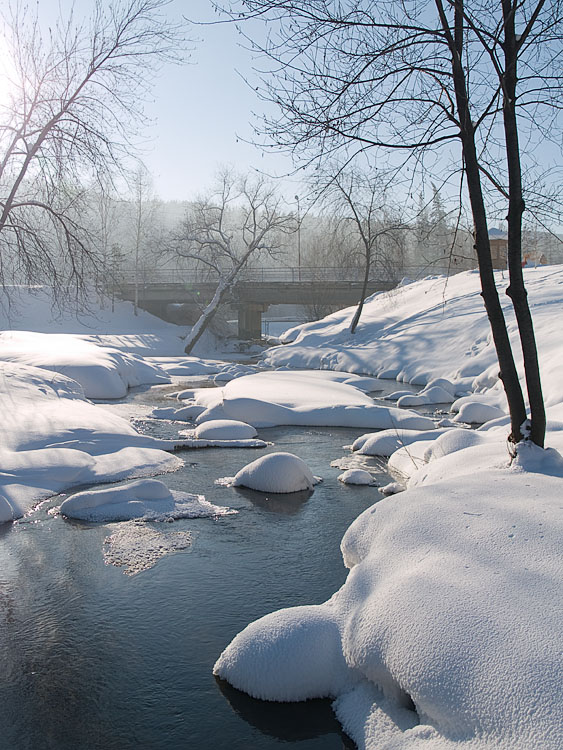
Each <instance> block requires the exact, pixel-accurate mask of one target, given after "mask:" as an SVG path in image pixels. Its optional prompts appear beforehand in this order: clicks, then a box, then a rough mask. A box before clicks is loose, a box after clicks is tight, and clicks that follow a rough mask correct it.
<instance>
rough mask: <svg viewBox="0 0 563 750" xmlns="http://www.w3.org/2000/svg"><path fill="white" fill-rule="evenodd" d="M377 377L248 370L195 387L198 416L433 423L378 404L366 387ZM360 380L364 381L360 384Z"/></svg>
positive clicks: (274, 421)
mask: <svg viewBox="0 0 563 750" xmlns="http://www.w3.org/2000/svg"><path fill="white" fill-rule="evenodd" d="M372 382H373V381H372V379H367V380H366V379H365V378H354V377H353V376H350V375H349V374H348V373H346V374H342V373H332V372H308V371H297V372H294V371H291V372H288V371H281V372H260V373H256V374H253V375H246V376H243V377H240V378H237V379H235V380H232V381H231V382H229V383H227V385H226V386H224V387H223V388H217V389H209V388H203V389H200V390H196V391H195V392H190V393H187V394H186V396H187V397H189V396H190V395H192V393H193V399H192V403H193V405H196V406H204V407H205V411H203V412H202V413H201V414H200V415H199V416H198V417H197V419H196V421H197V422H198V423H199V424H201V423H202V422H206V421H208V420H211V419H213V420H214V419H234V420H242V421H244V422H248V423H249V424H252V425H254V427H273V426H275V425H314V426H315V425H316V426H340V427H358V428H372V429H376V428H378V429H385V428H391V427H400V428H406V429H418V430H424V429H431V428H432V427H433V426H434V422H433V421H432V420H431V419H429V418H428V417H424V416H421V415H419V414H416V412H411V411H408V410H401V409H397V408H394V407H389V406H379V405H376V404H375V403H374V402H373V399H372V398H370V396H368V395H367V394H366V393H365V392H364V390H363V388H366V387H369V388H370V389H371V387H372ZM357 384H359V385H360V386H361V387H357Z"/></svg>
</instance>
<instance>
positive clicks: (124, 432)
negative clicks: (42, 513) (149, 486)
mask: <svg viewBox="0 0 563 750" xmlns="http://www.w3.org/2000/svg"><path fill="white" fill-rule="evenodd" d="M0 374H1V381H0V382H1V387H0V409H1V411H2V415H3V419H2V423H1V425H0V446H1V447H0V461H1V465H2V472H1V474H0V522H6V521H11V520H13V519H15V518H20V517H21V516H22V515H24V514H25V513H26V512H28V511H29V510H30V509H31V508H32V507H33V505H34V504H35V503H37V502H38V501H39V500H41V499H43V498H45V497H49V496H50V495H54V494H56V493H57V492H60V491H62V490H64V489H67V488H69V487H72V486H76V485H87V484H93V483H96V482H101V481H106V482H107V481H110V482H111V481H119V480H122V479H127V478H131V477H134V476H137V477H140V476H147V475H150V474H157V473H159V472H166V471H174V470H175V469H177V468H178V467H179V466H181V463H182V462H181V461H180V459H179V458H177V457H176V456H173V455H171V454H169V453H165V452H164V450H162V448H163V447H167V445H166V441H163V440H155V439H153V438H150V437H148V436H144V435H139V434H138V433H137V432H136V431H135V429H134V428H133V427H132V426H131V425H130V424H129V423H128V422H126V421H125V420H124V419H122V418H120V417H118V416H116V415H114V414H111V413H110V412H108V411H105V410H103V409H101V408H100V407H98V406H95V405H94V404H91V403H89V402H88V401H86V400H85V399H84V396H83V395H82V391H81V388H80V386H79V385H78V383H76V381H74V380H71V379H69V378H67V377H65V376H64V375H60V374H58V373H54V372H50V371H48V370H44V369H41V368H37V367H29V366H27V365H22V364H13V363H9V362H0Z"/></svg>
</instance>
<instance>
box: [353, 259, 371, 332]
mask: <svg viewBox="0 0 563 750" xmlns="http://www.w3.org/2000/svg"><path fill="white" fill-rule="evenodd" d="M370 266H371V258H370V256H369V255H366V268H365V272H364V283H363V286H362V293H361V296H360V301H359V302H358V307H357V308H356V312H355V313H354V318H353V320H352V324H351V325H350V333H355V332H356V328H357V326H358V323H359V322H360V316H361V314H362V310H363V309H364V302H365V301H366V297H367V291H368V282H369V272H370Z"/></svg>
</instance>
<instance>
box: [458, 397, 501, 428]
mask: <svg viewBox="0 0 563 750" xmlns="http://www.w3.org/2000/svg"><path fill="white" fill-rule="evenodd" d="M502 416H504V411H503V410H502V409H499V408H498V407H496V406H491V405H490V404H483V403H481V402H480V401H470V402H466V403H465V404H462V405H461V407H460V409H459V412H458V413H457V414H456V416H455V417H454V418H453V421H454V422H465V423H466V424H485V422H490V421H491V419H497V418H498V417H502Z"/></svg>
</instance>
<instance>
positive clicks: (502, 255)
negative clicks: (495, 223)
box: [489, 229, 508, 269]
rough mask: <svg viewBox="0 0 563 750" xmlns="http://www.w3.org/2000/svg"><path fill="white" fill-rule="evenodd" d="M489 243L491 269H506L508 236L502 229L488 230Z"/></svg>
mask: <svg viewBox="0 0 563 750" xmlns="http://www.w3.org/2000/svg"><path fill="white" fill-rule="evenodd" d="M489 243H490V245H491V260H492V262H493V268H500V269H504V268H506V258H507V253H508V234H507V233H506V232H505V231H504V230H502V229H489Z"/></svg>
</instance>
